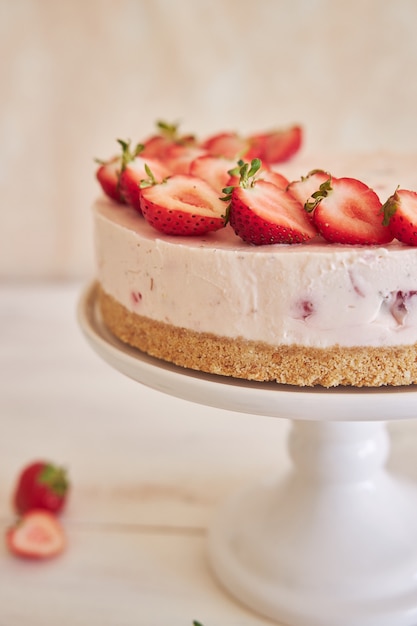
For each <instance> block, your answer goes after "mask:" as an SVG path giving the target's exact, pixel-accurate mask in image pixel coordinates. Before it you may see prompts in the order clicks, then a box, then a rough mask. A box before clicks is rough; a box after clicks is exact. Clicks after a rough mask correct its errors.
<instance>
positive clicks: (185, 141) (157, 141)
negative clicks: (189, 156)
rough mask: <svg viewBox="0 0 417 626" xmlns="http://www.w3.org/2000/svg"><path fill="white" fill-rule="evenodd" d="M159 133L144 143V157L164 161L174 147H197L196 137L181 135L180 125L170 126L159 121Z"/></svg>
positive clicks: (157, 124)
mask: <svg viewBox="0 0 417 626" xmlns="http://www.w3.org/2000/svg"><path fill="white" fill-rule="evenodd" d="M156 126H157V133H156V134H155V135H152V136H151V137H149V138H148V139H146V140H145V141H144V143H143V146H144V148H143V156H145V157H146V158H148V157H149V158H155V159H160V160H162V161H164V160H165V159H166V158H167V157H168V156H169V154H170V151H171V150H172V147H173V146H196V145H197V142H196V139H195V137H194V135H180V133H179V130H178V129H179V125H178V124H168V123H167V122H163V121H158V122H157V123H156Z"/></svg>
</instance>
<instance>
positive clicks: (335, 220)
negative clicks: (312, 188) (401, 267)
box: [305, 178, 393, 245]
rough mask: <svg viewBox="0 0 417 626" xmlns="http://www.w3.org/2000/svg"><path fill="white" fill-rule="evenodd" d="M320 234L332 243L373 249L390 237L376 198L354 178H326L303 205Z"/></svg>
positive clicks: (368, 188)
mask: <svg viewBox="0 0 417 626" xmlns="http://www.w3.org/2000/svg"><path fill="white" fill-rule="evenodd" d="M305 209H306V211H308V212H312V219H313V222H314V224H315V225H316V227H317V229H318V231H319V232H320V234H321V235H322V236H323V237H324V239H326V240H327V241H330V242H332V243H341V244H351V245H375V244H384V243H389V242H390V241H391V240H392V239H393V236H392V234H391V232H390V230H389V228H388V227H387V226H385V225H384V224H383V223H382V222H383V218H382V215H381V209H382V204H381V202H380V200H379V198H378V196H377V194H376V193H375V192H374V191H373V190H372V189H371V188H370V187H368V186H367V185H365V183H363V182H361V181H359V180H357V179H355V178H329V179H328V180H327V181H326V182H324V183H322V184H321V185H320V187H319V189H318V190H317V191H316V192H314V193H313V194H312V196H311V200H308V201H307V202H306V204H305Z"/></svg>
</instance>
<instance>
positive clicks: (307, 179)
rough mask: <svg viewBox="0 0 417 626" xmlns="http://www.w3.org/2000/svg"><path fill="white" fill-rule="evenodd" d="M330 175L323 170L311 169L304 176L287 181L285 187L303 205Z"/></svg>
mask: <svg viewBox="0 0 417 626" xmlns="http://www.w3.org/2000/svg"><path fill="white" fill-rule="evenodd" d="M330 178H331V175H330V174H329V173H328V172H326V171H325V170H320V169H317V170H311V171H310V172H308V174H307V175H306V176H301V178H300V179H298V180H293V181H291V182H290V183H289V185H288V187H287V189H288V191H289V192H290V194H291V195H292V196H294V198H295V199H296V200H298V202H301V204H302V205H303V206H304V205H305V203H306V202H307V201H308V200H309V199H310V198H311V196H312V194H313V193H315V192H316V191H317V189H319V187H320V185H321V184H323V183H325V182H327V181H328V180H329V179H330Z"/></svg>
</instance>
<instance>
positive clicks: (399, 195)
mask: <svg viewBox="0 0 417 626" xmlns="http://www.w3.org/2000/svg"><path fill="white" fill-rule="evenodd" d="M382 212H383V215H384V225H386V226H387V227H388V228H389V230H390V233H391V235H392V236H393V237H394V238H395V239H398V241H401V243H404V244H406V245H407V246H417V192H415V191H410V190H408V189H399V188H398V189H396V191H395V192H394V193H393V194H392V195H391V196H390V197H389V198H388V200H387V201H386V202H385V204H384V205H383V207H382Z"/></svg>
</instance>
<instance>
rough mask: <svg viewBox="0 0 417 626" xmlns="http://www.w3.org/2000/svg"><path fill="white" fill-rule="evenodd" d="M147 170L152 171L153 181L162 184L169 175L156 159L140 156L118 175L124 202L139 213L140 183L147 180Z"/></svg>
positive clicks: (168, 170) (165, 167)
mask: <svg viewBox="0 0 417 626" xmlns="http://www.w3.org/2000/svg"><path fill="white" fill-rule="evenodd" d="M149 170H151V171H152V174H153V177H154V179H155V181H157V182H162V181H163V180H164V179H165V178H167V177H168V176H170V175H171V173H172V172H171V170H170V169H168V167H167V166H166V165H164V164H163V163H162V162H161V161H159V160H157V159H150V158H149V159H147V158H145V157H143V156H141V155H139V156H137V157H136V158H135V159H133V160H132V161H130V163H129V164H128V165H126V167H125V169H124V170H123V171H122V172H121V174H120V181H119V186H120V192H121V194H122V195H123V198H124V199H125V201H126V202H127V203H128V204H130V205H131V206H133V207H134V208H135V209H136V210H137V211H138V212H139V213H141V212H142V210H141V208H140V193H141V190H140V185H141V183H142V181H144V180H146V179H148V177H149Z"/></svg>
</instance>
